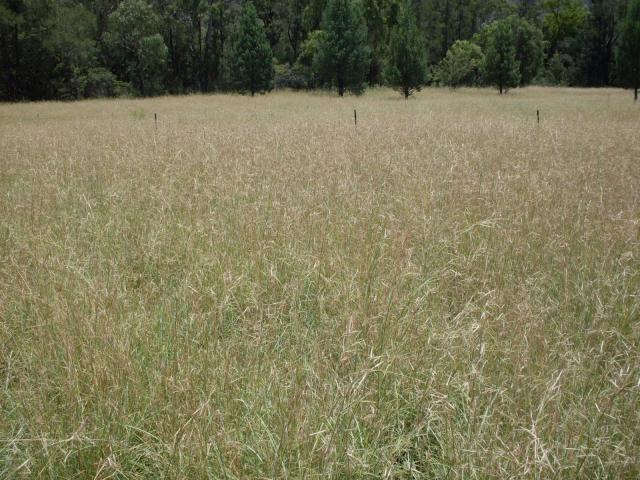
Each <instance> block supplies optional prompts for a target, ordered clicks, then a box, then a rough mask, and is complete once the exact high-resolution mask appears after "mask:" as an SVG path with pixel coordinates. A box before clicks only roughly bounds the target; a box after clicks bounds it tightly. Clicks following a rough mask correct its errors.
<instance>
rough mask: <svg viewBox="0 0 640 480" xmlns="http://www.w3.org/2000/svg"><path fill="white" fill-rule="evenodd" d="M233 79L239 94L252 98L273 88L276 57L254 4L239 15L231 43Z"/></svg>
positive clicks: (246, 5)
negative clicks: (274, 60) (247, 93)
mask: <svg viewBox="0 0 640 480" xmlns="http://www.w3.org/2000/svg"><path fill="white" fill-rule="evenodd" d="M229 62H230V65H231V79H232V82H233V84H234V85H235V87H236V88H237V89H238V91H240V92H242V93H246V92H249V93H251V96H253V95H255V94H256V93H259V92H265V91H268V90H271V88H272V87H273V75H274V71H273V53H272V52H271V46H270V45H269V40H268V39H267V35H266V33H265V29H264V24H263V23H262V20H260V19H259V18H258V13H257V12H256V9H255V7H254V6H253V4H252V3H251V2H247V3H246V4H245V5H244V7H243V9H242V13H241V14H240V18H239V20H238V26H237V29H236V31H235V32H234V34H233V37H232V39H231V53H230V59H229Z"/></svg>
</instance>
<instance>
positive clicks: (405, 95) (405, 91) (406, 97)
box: [402, 87, 409, 100]
mask: <svg viewBox="0 0 640 480" xmlns="http://www.w3.org/2000/svg"><path fill="white" fill-rule="evenodd" d="M402 93H404V99H405V100H407V99H408V98H409V87H404V88H403V89H402Z"/></svg>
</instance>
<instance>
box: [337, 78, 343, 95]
mask: <svg viewBox="0 0 640 480" xmlns="http://www.w3.org/2000/svg"><path fill="white" fill-rule="evenodd" d="M338 95H340V96H341V97H344V81H343V80H342V79H341V78H340V79H338Z"/></svg>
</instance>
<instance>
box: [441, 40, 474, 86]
mask: <svg viewBox="0 0 640 480" xmlns="http://www.w3.org/2000/svg"><path fill="white" fill-rule="evenodd" d="M483 66H484V55H483V53H482V50H481V49H480V47H479V46H478V45H476V44H475V43H471V42H469V41H467V40H458V41H456V42H455V43H454V44H453V45H451V48H450V49H449V51H447V55H446V57H444V58H443V59H442V61H441V62H440V65H438V76H439V78H440V81H441V82H442V83H443V84H445V85H447V86H448V87H451V88H456V87H459V86H461V85H475V84H477V83H478V82H479V80H480V75H481V70H482V67H483Z"/></svg>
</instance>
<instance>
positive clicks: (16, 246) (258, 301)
mask: <svg viewBox="0 0 640 480" xmlns="http://www.w3.org/2000/svg"><path fill="white" fill-rule="evenodd" d="M354 109H357V114H358V124H357V126H355V125H354V119H353V110H354ZM536 110H540V116H541V122H540V125H538V124H537V120H536ZM154 114H157V118H158V120H157V127H156V126H155V122H154ZM639 134H640V107H639V106H638V105H634V104H633V101H632V97H631V95H630V94H629V92H624V91H622V90H616V89H601V90H578V89H544V88H527V89H523V90H516V91H513V92H511V93H509V95H506V96H499V95H498V94H497V93H496V92H495V91H492V90H474V89H463V90H460V91H456V92H453V91H449V90H437V89H427V90H424V91H422V92H420V93H418V94H417V95H416V97H415V98H413V99H410V100H408V101H405V100H403V99H401V98H400V96H399V95H398V94H397V93H395V92H392V91H391V90H385V89H380V90H371V91H369V92H368V93H367V94H365V95H364V96H362V97H345V98H342V99H340V98H337V97H335V96H333V95H330V94H325V93H316V94H306V93H286V92H278V93H272V94H269V95H266V96H256V97H255V98H250V97H241V96H236V95H210V96H199V95H196V96H188V97H164V98H155V99H140V100H93V101H83V102H78V103H34V104H14V105H9V104H3V105H0V193H1V196H0V477H1V478H96V479H107V478H122V479H124V478H128V479H135V478H140V479H142V478H158V479H159V478H167V479H187V478H216V479H217V478H226V479H236V478H237V479H239V478H334V479H346V478H359V479H364V478H389V479H418V478H424V479H433V478H436V479H444V478H447V479H473V478H478V479H479V478H521V479H543V478H585V479H594V478H629V479H631V478H637V477H638V475H640V408H639V394H640V370H639V368H640V322H639V318H640V239H639V234H640V135H639Z"/></svg>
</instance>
